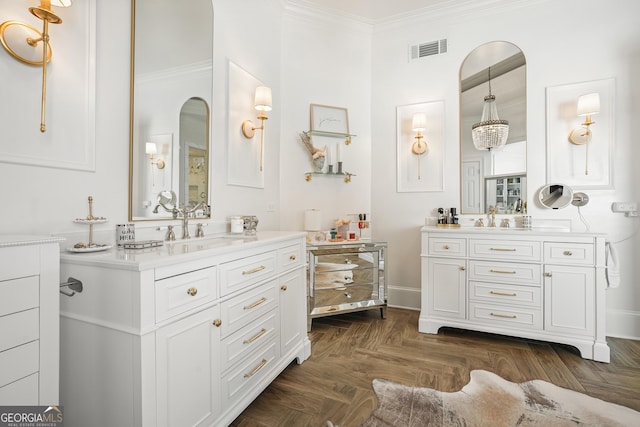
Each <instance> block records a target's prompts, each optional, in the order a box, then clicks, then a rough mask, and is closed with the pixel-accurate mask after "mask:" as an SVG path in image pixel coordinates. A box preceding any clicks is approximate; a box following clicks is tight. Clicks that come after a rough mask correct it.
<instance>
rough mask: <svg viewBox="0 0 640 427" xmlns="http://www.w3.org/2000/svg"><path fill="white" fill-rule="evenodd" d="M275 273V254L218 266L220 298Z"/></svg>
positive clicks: (272, 252)
mask: <svg viewBox="0 0 640 427" xmlns="http://www.w3.org/2000/svg"><path fill="white" fill-rule="evenodd" d="M275 273H276V252H275V251H271V252H266V253H263V254H259V255H254V256H250V257H247V258H242V259H239V260H237V261H231V262H227V263H224V264H221V265H220V282H221V283H220V291H221V294H222V296H224V295H228V294H230V293H232V292H234V291H236V290H238V289H242V288H245V287H247V286H249V285H251V284H253V283H257V282H259V281H260V280H263V279H266V278H268V277H269V276H273V275H274V274H275Z"/></svg>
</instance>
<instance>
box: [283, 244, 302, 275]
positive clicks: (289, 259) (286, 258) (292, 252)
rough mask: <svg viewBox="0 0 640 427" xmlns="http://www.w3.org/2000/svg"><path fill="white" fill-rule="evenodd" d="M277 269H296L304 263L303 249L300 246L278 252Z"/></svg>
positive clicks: (289, 247)
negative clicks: (278, 262)
mask: <svg viewBox="0 0 640 427" xmlns="http://www.w3.org/2000/svg"><path fill="white" fill-rule="evenodd" d="M278 259H279V261H280V264H279V267H280V270H281V271H285V270H288V269H290V268H294V267H298V266H300V265H302V264H303V263H304V255H303V249H302V246H301V245H293V246H288V247H286V248H284V249H280V250H279V251H278Z"/></svg>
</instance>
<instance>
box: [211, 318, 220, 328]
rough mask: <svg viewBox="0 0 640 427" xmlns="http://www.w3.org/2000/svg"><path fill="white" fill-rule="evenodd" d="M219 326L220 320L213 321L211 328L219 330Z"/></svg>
mask: <svg viewBox="0 0 640 427" xmlns="http://www.w3.org/2000/svg"><path fill="white" fill-rule="evenodd" d="M221 325H222V320H220V319H216V320H214V321H213V326H215V327H216V328H219V327H220V326H221Z"/></svg>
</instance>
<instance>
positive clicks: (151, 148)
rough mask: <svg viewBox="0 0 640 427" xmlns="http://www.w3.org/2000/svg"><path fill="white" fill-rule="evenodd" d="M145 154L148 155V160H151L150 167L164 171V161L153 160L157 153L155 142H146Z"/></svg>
mask: <svg viewBox="0 0 640 427" xmlns="http://www.w3.org/2000/svg"><path fill="white" fill-rule="evenodd" d="M145 152H146V153H147V154H148V155H149V160H151V165H152V166H153V165H155V166H157V168H158V169H164V167H165V166H166V164H165V162H164V160H162V159H156V158H155V154H156V153H157V152H158V147H157V146H156V143H155V142H147V143H146V145H145Z"/></svg>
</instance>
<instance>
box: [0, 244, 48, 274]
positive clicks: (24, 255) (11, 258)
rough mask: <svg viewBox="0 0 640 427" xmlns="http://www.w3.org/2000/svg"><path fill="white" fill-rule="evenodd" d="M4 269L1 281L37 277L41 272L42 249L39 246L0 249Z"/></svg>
mask: <svg viewBox="0 0 640 427" xmlns="http://www.w3.org/2000/svg"><path fill="white" fill-rule="evenodd" d="M0 259H1V260H2V269H1V270H0V280H6V279H15V278H16V277H25V276H35V275H37V274H39V270H40V248H39V247H38V245H28V246H14V247H9V248H0Z"/></svg>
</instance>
